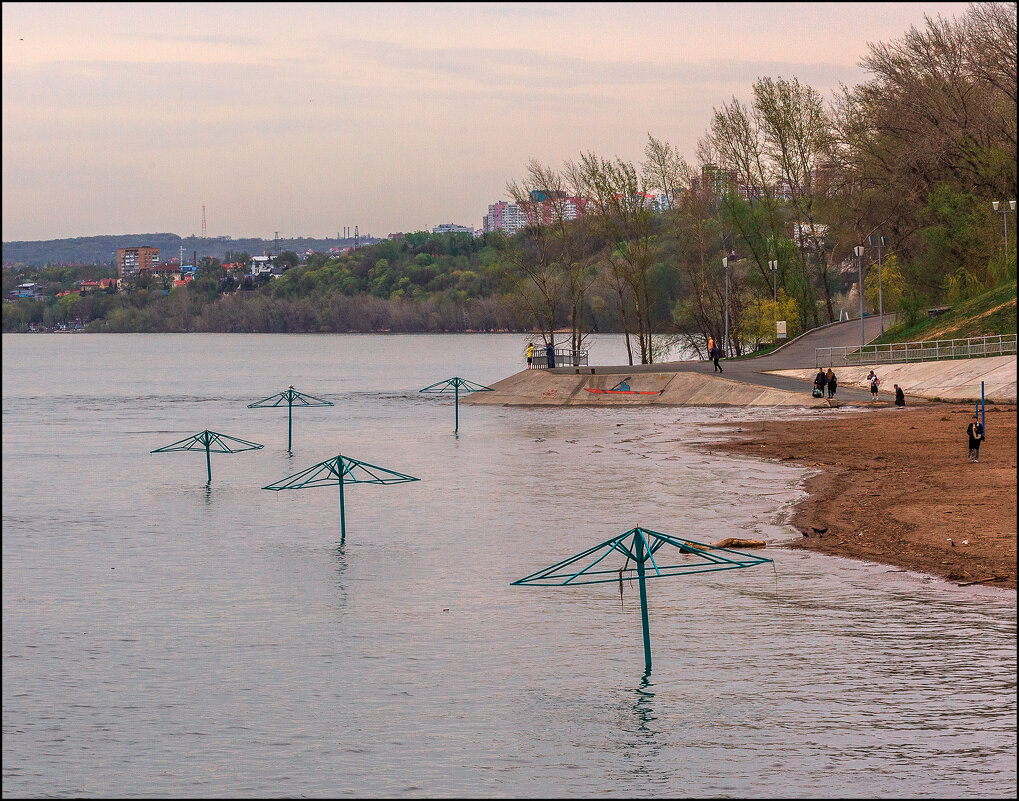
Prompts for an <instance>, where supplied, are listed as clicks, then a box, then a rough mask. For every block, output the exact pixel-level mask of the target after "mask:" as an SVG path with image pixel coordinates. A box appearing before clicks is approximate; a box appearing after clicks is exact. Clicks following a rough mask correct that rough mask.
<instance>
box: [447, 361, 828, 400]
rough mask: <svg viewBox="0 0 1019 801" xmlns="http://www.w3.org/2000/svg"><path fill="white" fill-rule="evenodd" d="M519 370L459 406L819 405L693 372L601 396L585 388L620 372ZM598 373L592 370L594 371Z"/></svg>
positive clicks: (637, 377) (645, 380)
mask: <svg viewBox="0 0 1019 801" xmlns="http://www.w3.org/2000/svg"><path fill="white" fill-rule="evenodd" d="M581 369H582V370H585V371H587V372H583V373H579V374H578V373H559V372H553V371H549V370H523V371H521V372H519V373H517V374H516V375H511V376H509V377H508V378H504V379H503V380H502V381H498V382H496V383H495V384H493V385H492V390H493V391H492V392H475V393H472V394H471V395H469V396H468V397H467V398H465V399H462V400H461V403H475V404H496V405H503V406H812V405H815V404H821V403H823V402H822V401H817V400H815V399H813V398H811V397H810V395H809V394H808V393H801V392H788V391H786V390H781V389H771V388H768V387H763V386H759V385H755V384H748V383H744V382H741V381H731V380H729V379H727V378H718V377H715V376H711V375H704V374H702V373H696V372H634V373H633V374H632V375H631V376H629V377H628V383H629V384H630V389H633V390H638V391H642V392H653V393H655V394H650V395H604V394H598V393H593V392H588V391H587V390H588V388H590V389H610V388H611V387H613V386H615V385H616V384H617V383H618V382H619V380H620V378H621V377H622V376H620V375H619V374H616V373H613V374H611V375H599V374H597V372H596V373H595V374H593V375H592V374H591V373H590V368H581ZM596 370H597V368H596Z"/></svg>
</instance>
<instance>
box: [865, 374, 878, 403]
mask: <svg viewBox="0 0 1019 801" xmlns="http://www.w3.org/2000/svg"><path fill="white" fill-rule="evenodd" d="M867 380H868V381H870V397H871V399H872V400H877V388H878V385H879V384H880V383H881V379H880V378H878V377H877V373H875V372H874V371H873V370H871V371H870V375H868V376H867Z"/></svg>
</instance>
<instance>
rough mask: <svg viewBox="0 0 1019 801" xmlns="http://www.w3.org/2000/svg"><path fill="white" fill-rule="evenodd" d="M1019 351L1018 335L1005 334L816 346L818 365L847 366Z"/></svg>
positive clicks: (995, 354)
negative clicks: (1018, 348) (855, 345)
mask: <svg viewBox="0 0 1019 801" xmlns="http://www.w3.org/2000/svg"><path fill="white" fill-rule="evenodd" d="M1015 352H1016V335H1015V334H1010V335H1009V334H1005V335H997V336H987V337H969V338H968V339H933V340H926V341H921V342H892V343H889V344H886V345H865V346H864V347H862V348H861V347H856V348H847V347H827V348H815V350H814V366H815V367H828V366H831V367H847V366H850V365H859V364H894V363H904V362H928V361H941V360H942V359H973V358H979V357H982V356H1010V355H1014V354H1015Z"/></svg>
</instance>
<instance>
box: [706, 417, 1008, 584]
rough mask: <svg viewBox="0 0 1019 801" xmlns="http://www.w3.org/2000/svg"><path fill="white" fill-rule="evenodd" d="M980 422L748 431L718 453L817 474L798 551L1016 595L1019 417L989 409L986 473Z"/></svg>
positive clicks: (843, 422)
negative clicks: (971, 443) (973, 436)
mask: <svg viewBox="0 0 1019 801" xmlns="http://www.w3.org/2000/svg"><path fill="white" fill-rule="evenodd" d="M972 415H973V407H972V406H969V405H968V404H967V405H963V406H960V405H953V404H941V403H937V404H927V405H923V406H916V407H906V408H905V409H896V408H894V407H890V406H882V408H880V409H876V410H874V411H868V412H849V411H848V410H847V411H846V412H845V413H843V414H840V413H839V412H838V411H836V412H833V413H831V414H827V415H825V416H824V417H814V418H809V419H805V420H795V421H789V420H783V421H766V422H760V423H756V422H755V423H749V424H748V423H746V422H744V423H739V424H738V425H739V427H741V428H742V429H743V433H742V434H737V435H736V437H737V439H735V440H732V441H729V442H725V443H719V444H716V445H713V446H712V447H713V449H714V448H717V449H719V450H725V451H730V452H734V453H741V454H747V455H753V456H757V457H762V458H766V459H775V460H779V461H782V462H790V463H795V464H801V465H804V466H807V467H811V468H814V469H815V470H816V471H817V472H816V474H815V475H813V476H811V477H810V478H808V479H807V480H806V483H805V485H804V486H805V489H806V491H807V493H808V495H807V497H806V498H805V499H804V500H803V501H801V502H800V503H799V504H798V505H797V506H796V509H795V511H794V513H793V516H792V519H791V521H790V522H791V524H792V525H793V526H795V527H796V528H797V529H798V530H799V531H800V532H801V534H803V535H804V536H802V537H801V538H800V539H798V540H796V541H794V542H793V543H791V547H794V548H803V549H807V550H813V551H819V552H821V553H826V554H831V555H834V556H845V557H850V558H855V559H866V560H869V561H873V562H881V563H884V564H889V565H895V566H897V567H901V568H904V569H908V570H915V571H919V572H923V573H928V574H931V575H936V576H941V577H943V578H946V579H948V580H950V581H954V582H957V583H959V584H965V583H967V582H977V581H980V580H982V579H993V580H991V581H983V582H981V583H984V584H986V586H992V587H1007V588H1011V589H1015V588H1016V407H1015V406H1002V407H997V406H996V407H988V409H987V439H986V441H985V442H984V443H983V445H982V446H981V448H980V461H979V462H978V463H976V464H974V463H972V462H971V461H970V460H969V456H968V440H967V437H966V426H967V425H968V424H969V421H970V419H971V417H972ZM732 428H736V425H733V426H732ZM813 529H822V530H823V529H827V531H822V532H817V531H814V530H813Z"/></svg>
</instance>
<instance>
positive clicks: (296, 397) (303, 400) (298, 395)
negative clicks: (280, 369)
mask: <svg viewBox="0 0 1019 801" xmlns="http://www.w3.org/2000/svg"><path fill="white" fill-rule="evenodd" d="M284 403H285V404H286V405H287V450H288V451H289V450H293V448H292V447H291V443H292V442H293V432H294V407H295V406H333V405H334V404H333V402H332V401H327V400H322V398H316V397H315V396H314V395H306V394H305V393H303V392H298V391H297V390H296V389H294V385H293V384H291V385H290V387H289V389H285V390H283V391H282V392H277V393H276V394H275V395H273V396H272V397H269V398H263V399H262V400H260V401H255V402H254V403H249V404H248V408H249V409H264V408H267V407H276V406H282V405H283V404H284Z"/></svg>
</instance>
